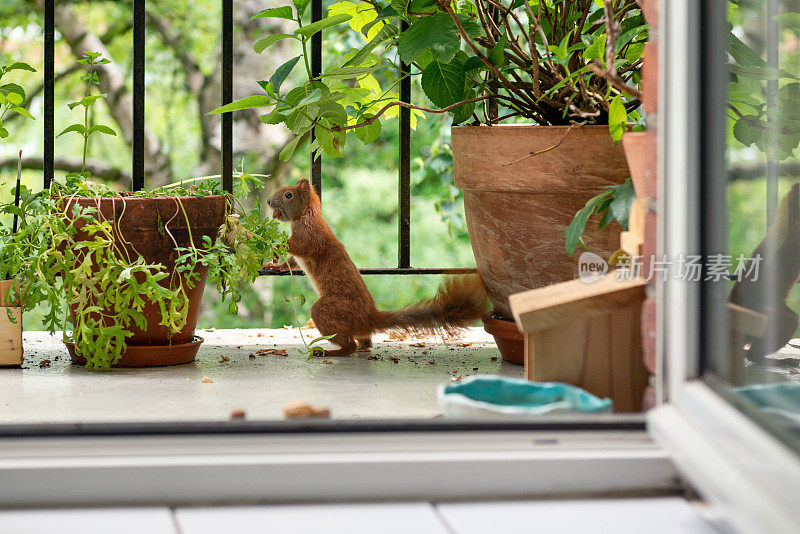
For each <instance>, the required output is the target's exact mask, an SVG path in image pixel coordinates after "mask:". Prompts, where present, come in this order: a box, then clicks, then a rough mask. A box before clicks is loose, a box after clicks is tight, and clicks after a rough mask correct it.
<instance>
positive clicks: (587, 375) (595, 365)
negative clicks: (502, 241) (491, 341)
mask: <svg viewBox="0 0 800 534" xmlns="http://www.w3.org/2000/svg"><path fill="white" fill-rule="evenodd" d="M645 285H646V282H645V281H643V280H638V279H636V280H622V281H620V280H617V276H616V274H614V273H609V274H607V275H606V276H605V277H603V278H602V279H601V280H599V281H596V282H593V283H585V282H583V281H581V280H572V281H569V282H563V283H560V284H553V285H551V286H546V287H542V288H539V289H533V290H530V291H525V292H523V293H517V294H516V295H512V296H511V297H510V302H511V309H512V311H513V313H514V319H515V320H516V322H517V326H518V327H519V329H520V330H521V331H522V332H523V333H524V335H525V378H527V379H528V380H535V381H537V382H566V383H568V384H573V385H576V386H578V387H581V388H583V389H585V390H586V391H589V392H590V393H592V394H594V395H597V396H598V397H601V398H604V397H609V398H611V399H612V400H613V401H614V410H615V411H617V412H637V411H640V410H641V402H642V394H643V393H644V389H645V386H646V385H647V380H648V376H649V374H648V372H647V369H645V366H644V362H643V360H642V344H641V326H640V315H641V308H642V302H643V301H644V297H645Z"/></svg>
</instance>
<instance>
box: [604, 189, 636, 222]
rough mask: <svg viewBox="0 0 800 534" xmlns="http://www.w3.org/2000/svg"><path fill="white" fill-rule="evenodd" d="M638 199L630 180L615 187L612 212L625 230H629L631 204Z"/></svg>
mask: <svg viewBox="0 0 800 534" xmlns="http://www.w3.org/2000/svg"><path fill="white" fill-rule="evenodd" d="M635 197H636V193H635V192H634V190H633V183H632V182H631V180H630V178H628V179H627V180H626V181H625V183H623V184H621V185H618V186H615V187H614V200H612V201H611V207H610V208H609V210H610V211H611V213H612V215H613V216H614V218H615V219H616V220H617V221H619V224H620V225H621V226H622V229H623V230H627V229H628V215H630V212H631V204H632V203H633V199H634V198H635Z"/></svg>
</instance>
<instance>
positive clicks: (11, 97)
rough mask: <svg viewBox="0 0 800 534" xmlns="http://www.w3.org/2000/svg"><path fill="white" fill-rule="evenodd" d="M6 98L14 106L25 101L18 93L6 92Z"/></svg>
mask: <svg viewBox="0 0 800 534" xmlns="http://www.w3.org/2000/svg"><path fill="white" fill-rule="evenodd" d="M6 98H7V99H8V101H9V102H11V104H13V105H15V106H19V105H20V104H22V103H23V102H24V101H25V98H24V97H23V96H22V95H21V94H19V93H8V94H7V95H6Z"/></svg>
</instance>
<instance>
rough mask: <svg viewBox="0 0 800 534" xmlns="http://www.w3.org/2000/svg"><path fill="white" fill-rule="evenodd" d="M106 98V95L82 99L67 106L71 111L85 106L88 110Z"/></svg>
mask: <svg viewBox="0 0 800 534" xmlns="http://www.w3.org/2000/svg"><path fill="white" fill-rule="evenodd" d="M106 96H107V95H106V94H102V95H90V96H85V97H83V98H81V99H80V100H78V101H77V102H70V103H69V104H67V107H68V108H69V109H75V108H76V107H78V106H83V107H85V108H88V107H91V106H92V105H94V103H95V102H96V101H97V100H99V99H101V98H105V97H106Z"/></svg>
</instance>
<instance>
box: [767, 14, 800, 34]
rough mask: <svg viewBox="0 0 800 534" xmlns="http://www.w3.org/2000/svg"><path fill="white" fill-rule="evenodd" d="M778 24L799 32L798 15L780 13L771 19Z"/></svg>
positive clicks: (799, 15)
mask: <svg viewBox="0 0 800 534" xmlns="http://www.w3.org/2000/svg"><path fill="white" fill-rule="evenodd" d="M772 18H773V19H774V20H775V22H777V23H778V24H783V25H784V26H786V27H787V28H792V29H795V30H800V13H781V14H780V15H775V16H774V17H772Z"/></svg>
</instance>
